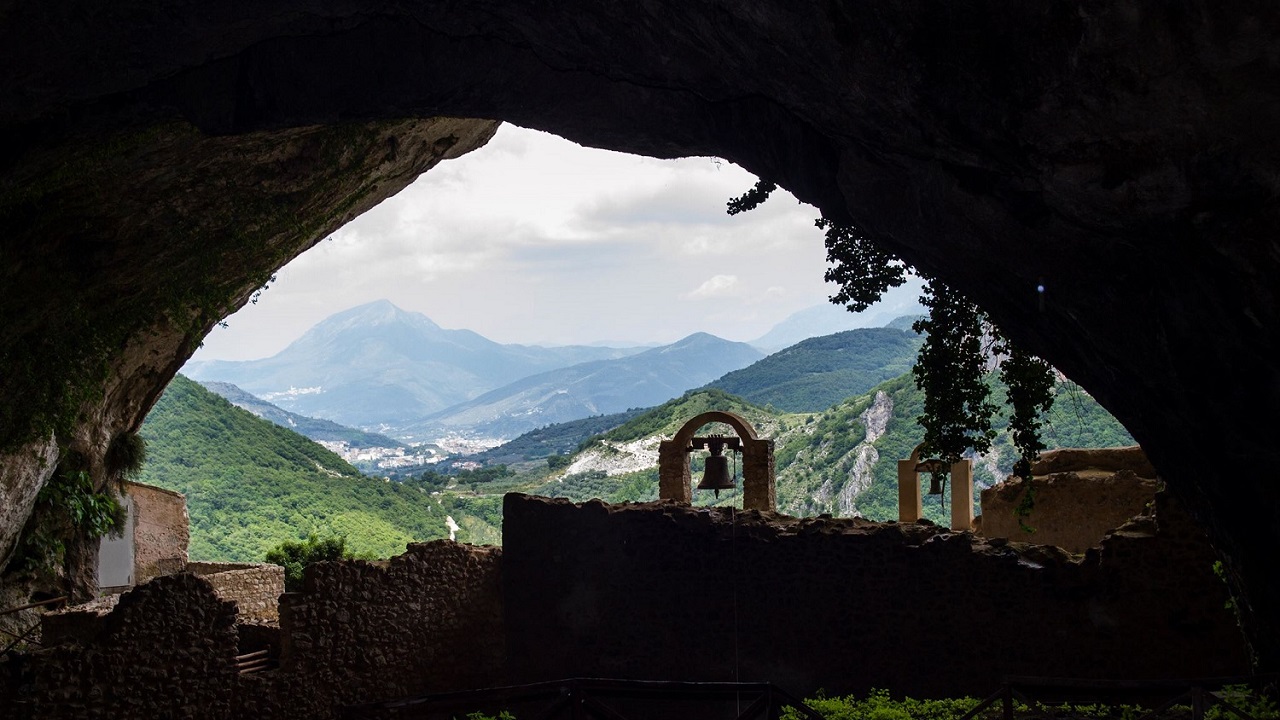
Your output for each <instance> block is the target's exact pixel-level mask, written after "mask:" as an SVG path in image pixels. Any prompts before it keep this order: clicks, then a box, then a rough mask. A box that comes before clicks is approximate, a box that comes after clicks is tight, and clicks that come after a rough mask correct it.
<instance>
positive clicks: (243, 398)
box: [201, 381, 404, 448]
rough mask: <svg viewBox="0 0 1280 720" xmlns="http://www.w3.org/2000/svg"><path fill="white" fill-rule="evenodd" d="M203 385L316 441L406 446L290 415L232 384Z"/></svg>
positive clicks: (210, 382) (330, 423)
mask: <svg viewBox="0 0 1280 720" xmlns="http://www.w3.org/2000/svg"><path fill="white" fill-rule="evenodd" d="M201 384H202V385H204V387H205V389H206V390H210V391H212V392H215V393H217V394H219V395H221V396H222V397H223V399H225V400H226V401H227V402H229V403H231V404H232V405H235V406H236V407H238V408H241V409H243V410H248V411H249V412H251V413H253V414H254V415H257V416H258V417H260V418H262V419H263V420H270V421H271V422H273V423H275V424H276V425H279V426H280V427H284V428H289V429H290V430H292V431H294V432H296V433H298V434H299V435H302V436H304V437H308V438H310V439H312V440H316V441H321V440H324V441H335V442H336V441H339V440H340V441H343V442H345V443H347V444H348V445H350V446H351V447H355V448H369V447H389V448H393V447H403V446H404V443H402V442H400V441H399V440H393V439H392V438H389V437H387V436H386V435H378V434H376V433H367V432H364V431H363V430H357V429H355V428H350V427H347V426H345V425H339V424H338V423H336V422H334V421H332V420H321V419H320V418H312V417H307V416H305V415H299V414H297V413H292V412H289V411H288V410H285V409H284V408H281V407H277V406H276V405H273V404H271V403H269V402H267V401H266V400H263V399H262V398H260V397H258V396H257V395H253V394H251V393H247V392H245V391H244V390H242V389H240V388H239V387H236V386H235V385H232V384H231V383H225V382H216V381H209V382H204V383H201Z"/></svg>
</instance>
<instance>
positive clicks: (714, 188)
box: [199, 125, 832, 359]
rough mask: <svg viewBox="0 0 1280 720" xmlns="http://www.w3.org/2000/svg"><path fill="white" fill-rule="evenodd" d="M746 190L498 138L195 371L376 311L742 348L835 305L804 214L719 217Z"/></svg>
mask: <svg viewBox="0 0 1280 720" xmlns="http://www.w3.org/2000/svg"><path fill="white" fill-rule="evenodd" d="M754 183H755V178H754V177H753V176H752V175H751V174H750V173H747V172H746V171H744V170H742V169H741V168H738V167H735V166H733V165H730V164H729V163H726V162H722V161H713V160H711V159H710V158H684V159H680V160H658V159H654V158H644V157H637V156H632V155H626V154H622V153H616V152H608V151H602V150H594V149H589V148H584V147H581V146H578V145H575V144H574V143H571V142H569V141H567V140H564V139H561V138H558V137H555V136H553V135H548V134H546V133H541V132H535V131H530V130H524V129H521V128H517V127H514V126H510V125H504V126H503V127H502V128H500V129H499V131H498V133H497V135H496V136H495V137H494V138H493V140H491V141H490V142H489V144H488V145H486V146H485V147H483V148H481V149H479V150H476V151H474V152H472V153H469V154H467V155H464V156H462V157H461V158H458V159H455V160H450V161H448V162H445V163H442V164H441V165H440V166H438V167H437V168H435V169H433V170H431V171H430V172H428V173H426V174H424V175H423V176H422V177H420V178H419V179H418V180H417V181H416V182H414V183H413V184H412V185H410V186H409V187H407V188H406V189H405V190H404V191H402V192H401V193H400V194H399V195H397V196H395V197H393V198H390V199H388V200H386V201H384V202H383V203H382V204H380V205H379V206H378V207H376V208H374V209H373V210H370V211H369V212H367V213H365V214H364V215H362V216H361V217H359V218H357V219H356V220H354V221H353V222H351V223H350V224H349V225H347V226H346V227H344V228H342V229H340V230H338V231H337V232H335V233H334V234H333V237H332V239H331V240H327V241H324V242H321V243H319V244H318V245H317V246H316V247H315V248H313V249H311V250H309V251H308V252H306V253H305V254H303V255H302V256H301V257H299V258H297V259H295V260H294V261H293V262H291V263H290V264H289V265H288V266H286V267H285V268H283V269H282V270H281V271H280V273H279V274H278V275H279V277H278V280H277V282H276V283H274V284H273V285H272V287H271V289H270V290H268V291H267V292H265V293H263V295H262V298H261V299H260V300H259V302H258V303H257V304H256V305H250V306H246V308H245V309H244V310H242V311H241V312H239V313H236V314H235V315H233V316H232V317H230V318H229V319H228V322H229V324H230V328H229V329H226V330H216V331H215V332H214V333H213V334H211V335H210V337H209V338H207V339H206V342H205V348H204V349H203V350H201V352H200V353H199V357H201V358H228V359H244V358H250V357H264V356H268V355H271V354H274V353H276V352H278V351H280V350H281V349H283V348H284V346H285V345H287V344H288V343H289V342H290V341H292V340H293V339H295V338H297V337H298V336H299V335H301V334H302V332H304V331H305V330H306V329H307V328H308V327H310V326H311V325H313V324H315V323H316V322H319V321H320V320H322V319H323V318H325V317H327V316H328V315H331V314H333V313H335V312H339V311H341V310H344V309H346V308H349V307H352V306H354V305H357V304H360V303H364V302H369V301H372V300H377V299H380V298H386V299H388V300H391V301H392V302H394V303H395V304H397V305H399V306H400V307H402V308H404V309H406V310H412V311H417V312H421V313H424V314H426V315H427V316H428V317H430V318H431V319H432V320H434V321H436V322H437V323H439V324H440V325H442V326H444V327H449V328H468V329H471V330H475V331H476V332H479V333H481V334H482V335H485V336H487V337H489V338H492V339H494V340H496V341H498V342H521V343H544V344H545V343H561V344H563V343H586V342H595V341H599V340H610V341H613V342H631V343H652V342H671V341H674V340H676V339H679V338H681V337H684V336H686V335H688V334H690V333H692V332H696V331H699V330H704V331H707V332H712V333H715V334H717V335H720V336H722V337H726V338H729V339H733V340H750V339H754V338H756V337H759V336H760V335H762V334H764V333H765V332H767V331H768V330H769V328H770V327H772V326H773V324H775V323H777V322H779V321H781V320H782V319H784V318H786V317H787V316H788V315H790V314H791V313H793V312H795V311H797V310H800V309H803V308H806V307H810V306H812V305H816V304H820V303H823V302H825V301H826V298H827V296H828V295H830V294H831V292H832V290H831V288H830V287H829V286H827V285H826V283H824V281H823V272H824V270H825V250H824V248H823V243H822V233H821V232H820V231H819V230H817V229H816V228H814V227H813V218H814V217H816V216H817V211H816V210H814V209H813V208H811V207H808V206H805V205H801V204H800V203H798V202H796V200H795V198H793V197H791V196H790V195H789V194H787V193H785V192H783V191H781V190H779V191H778V192H777V193H775V196H774V197H773V198H771V199H770V200H769V201H768V202H766V203H765V204H763V205H762V206H760V207H759V208H757V209H756V210H753V211H751V212H749V213H744V214H741V215H735V216H729V215H727V214H726V213H725V211H724V208H725V202H726V201H728V199H729V198H731V197H734V196H737V195H741V194H742V193H743V192H745V191H746V190H747V189H749V188H750V187H751V186H752V185H753V184H754ZM713 276H717V277H719V279H717V277H713ZM708 277H711V280H708ZM689 288H695V289H694V290H693V291H692V292H690V291H689ZM783 288H785V291H784V290H783ZM741 304H750V305H751V307H752V310H751V312H749V313H748V312H742V311H741V308H740V307H739V306H740V305H741ZM694 308H696V309H697V310H696V312H693V311H692V310H693V309H694Z"/></svg>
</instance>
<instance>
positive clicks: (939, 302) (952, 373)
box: [912, 280, 995, 466]
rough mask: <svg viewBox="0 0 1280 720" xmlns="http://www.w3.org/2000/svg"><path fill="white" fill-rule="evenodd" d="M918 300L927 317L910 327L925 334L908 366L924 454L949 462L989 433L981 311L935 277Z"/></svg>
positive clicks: (983, 442) (982, 446)
mask: <svg viewBox="0 0 1280 720" xmlns="http://www.w3.org/2000/svg"><path fill="white" fill-rule="evenodd" d="M920 301H921V302H922V303H923V304H924V305H925V307H928V308H929V317H927V318H924V319H921V320H917V321H916V323H915V324H914V325H913V326H912V327H914V328H915V331H916V332H918V333H926V334H927V338H926V339H925V342H924V345H922V346H921V347H920V359H919V361H918V362H917V363H916V365H915V367H913V368H912V373H913V374H914V375H915V378H916V386H917V387H919V388H920V389H921V390H922V391H924V413H923V414H922V415H920V418H919V422H920V426H921V427H922V428H924V445H925V454H927V455H929V456H932V457H938V458H940V459H941V460H942V461H943V463H945V464H946V465H948V466H949V465H951V464H952V463H955V462H958V461H959V460H960V457H961V456H962V455H963V454H964V452H965V451H966V450H968V449H970V448H972V449H973V450H974V451H976V452H979V453H984V452H986V451H987V450H989V449H990V448H991V440H992V439H993V438H994V437H995V432H994V431H993V430H992V429H991V416H992V414H993V413H994V412H995V405H994V404H993V403H992V402H991V400H990V397H991V388H989V387H988V386H987V383H986V381H985V375H986V357H985V355H984V354H983V352H982V338H983V332H982V330H983V324H982V311H981V310H979V309H978V306H977V305H974V304H973V303H970V302H968V301H967V300H965V299H964V297H963V296H961V295H960V294H959V293H957V292H956V291H954V290H952V289H951V288H948V287H947V286H946V285H943V284H942V283H941V282H938V281H937V280H930V281H929V282H928V283H927V284H926V285H925V294H924V296H923V297H921V299H920Z"/></svg>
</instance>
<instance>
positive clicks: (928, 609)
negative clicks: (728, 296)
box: [0, 495, 1247, 720]
mask: <svg viewBox="0 0 1280 720" xmlns="http://www.w3.org/2000/svg"><path fill="white" fill-rule="evenodd" d="M505 513H506V521H505V534H506V547H505V548H504V549H497V548H475V547H471V546H466V545H461V544H457V543H451V542H449V541H437V542H432V543H426V544H421V545H411V546H410V548H409V550H408V552H407V553H406V554H405V555H402V556H400V557H397V558H394V559H392V560H390V561H388V562H386V563H376V564H375V563H368V562H363V561H351V562H344V563H324V564H321V565H317V566H314V567H313V568H312V570H310V571H309V574H308V580H307V587H306V591H305V592H302V593H289V594H286V595H284V596H283V597H282V601H281V606H280V628H279V631H278V635H277V634H275V633H276V631H275V630H274V629H273V628H266V627H263V626H260V625H253V624H243V623H242V624H239V625H236V624H235V620H236V615H235V609H234V605H233V604H232V603H229V602H226V601H223V600H220V599H218V597H217V596H216V595H215V593H214V591H213V588H212V587H211V586H210V585H209V583H208V581H207V579H204V578H199V577H197V576H195V575H191V574H183V575H178V576H173V577H166V578H160V579H157V580H155V581H153V582H152V583H149V584H147V585H145V586H142V587H140V588H138V589H136V590H134V591H132V592H130V593H127V594H126V595H124V596H123V597H122V599H121V601H120V606H119V608H118V609H117V610H116V611H115V612H114V613H112V614H111V615H109V616H106V617H105V618H104V619H103V620H102V622H101V626H100V628H101V629H100V630H98V631H96V632H89V633H87V634H86V635H84V636H82V637H83V638H84V639H82V640H81V642H80V643H79V644H67V645H62V646H59V647H54V648H49V649H46V650H43V651H38V652H35V653H32V654H30V655H27V656H25V657H24V658H23V660H22V661H21V662H20V663H17V664H16V665H15V664H13V663H10V664H8V666H7V667H6V664H5V663H0V716H2V717H5V718H10V717H12V718H15V720H26V719H27V718H32V720H34V718H36V717H41V718H46V717H47V718H63V717H66V718H96V717H111V718H134V717H136V718H154V717H175V718H178V717H181V718H202V719H203V718H208V719H210V720H224V719H226V720H229V719H230V718H240V717H254V718H264V719H275V718H281V719H285V718H288V719H293V718H297V719H299V720H301V719H302V718H307V719H308V720H310V719H312V718H332V717H335V716H336V709H337V708H338V707H339V706H341V705H344V704H353V703H360V702H370V701H376V700H384V699H391V698H396V697H402V696H406V695H412V694H417V693H423V692H434V691H445V690H452V689H461V688H470V687H484V686H491V685H496V684H504V683H511V682H525V681H533V680H544V679H557V678H562V677H569V676H575V675H585V676H594V677H633V678H662V679H681V680H733V679H740V680H744V681H747V680H770V681H773V682H775V683H778V684H779V685H781V686H782V687H784V688H786V689H788V690H790V691H792V692H796V693H801V694H805V693H811V692H813V691H815V690H816V689H818V688H825V689H826V690H827V691H828V692H829V693H836V692H840V693H843V692H858V691H864V690H866V689H868V688H871V687H889V688H892V689H893V690H894V691H895V692H899V693H904V694H907V695H914V696H930V695H944V694H958V693H963V694H983V693H986V692H988V691H990V690H993V689H994V688H995V687H996V686H997V685H998V683H999V682H1000V678H1001V676H1003V675H1005V674H1010V673H1017V674H1037V675H1051V676H1053V675H1057V676H1068V677H1113V678H1114V677H1123V678H1142V677H1166V678H1167V677H1187V676H1205V675H1231V674H1237V673H1242V672H1244V671H1246V669H1247V664H1246V659H1245V650H1244V645H1243V642H1242V640H1241V637H1240V634H1239V630H1238V628H1237V627H1236V625H1235V621H1234V618H1233V617H1232V616H1231V615H1230V614H1229V613H1228V612H1227V611H1225V610H1224V609H1223V605H1224V603H1225V601H1226V599H1227V595H1226V590H1225V586H1224V585H1223V584H1222V583H1221V582H1220V581H1219V580H1218V579H1217V578H1216V577H1214V575H1213V573H1212V570H1211V569H1210V567H1211V564H1212V560H1213V555H1212V553H1211V551H1210V549H1209V547H1208V545H1207V544H1206V543H1205V542H1204V536H1203V533H1202V532H1201V531H1200V530H1199V529H1198V528H1196V527H1195V526H1194V525H1193V524H1192V522H1191V521H1190V519H1188V518H1187V517H1186V516H1185V514H1182V513H1180V512H1179V511H1178V509H1177V507H1176V505H1175V504H1174V503H1173V502H1172V501H1171V500H1170V499H1169V498H1168V497H1166V496H1164V495H1160V496H1159V497H1158V498H1157V500H1156V515H1155V516H1154V517H1146V518H1140V519H1138V520H1136V521H1134V522H1132V523H1130V524H1128V525H1126V526H1124V527H1122V528H1121V529H1119V530H1117V531H1116V532H1114V533H1112V534H1111V535H1110V536H1109V537H1108V538H1107V539H1106V540H1104V541H1103V542H1102V543H1101V545H1100V547H1099V548H1097V549H1094V550H1090V551H1089V552H1087V553H1086V554H1085V555H1084V557H1083V558H1079V557H1077V558H1075V559H1073V558H1072V557H1071V556H1069V555H1068V554H1066V553H1065V552H1062V551H1060V550H1057V549H1055V548H1049V547H1042V546H1030V545H1023V544H1020V543H1014V542H1009V541H1006V540H993V541H983V540H982V539H980V538H977V537H975V536H974V535H972V534H968V533H950V532H948V531H946V530H944V529H942V528H938V527H934V526H930V525H927V524H923V523H919V524H918V523H912V524H902V525H899V524H895V523H888V524H876V523H869V522H865V521H860V520H839V519H835V520H833V519H821V518H818V519H804V520H800V519H794V518H786V517H783V516H777V515H772V514H766V513H759V512H754V511H752V512H741V511H737V512H730V511H729V510H727V509H725V510H720V509H716V510H708V509H694V508H690V507H687V506H679V505H675V504H671V503H649V504H638V505H620V506H609V505H605V504H603V503H600V502H588V503H585V504H582V505H574V504H572V503H569V502H568V501H564V500H550V499H545V498H535V497H528V496H522V495H510V496H508V498H507V500H506V509H505ZM237 630H239V631H240V634H239V636H237ZM262 646H270V647H271V648H272V650H271V652H272V654H273V657H277V658H278V660H279V667H278V668H277V669H273V670H268V671H265V672H260V673H255V674H247V675H239V674H237V673H236V671H235V655H236V654H237V653H244V652H247V651H249V650H252V649H256V648H257V647H262ZM6 703H7V705H6Z"/></svg>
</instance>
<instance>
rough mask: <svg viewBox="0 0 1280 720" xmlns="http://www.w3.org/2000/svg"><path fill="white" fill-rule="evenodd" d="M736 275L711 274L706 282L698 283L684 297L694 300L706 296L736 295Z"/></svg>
mask: <svg viewBox="0 0 1280 720" xmlns="http://www.w3.org/2000/svg"><path fill="white" fill-rule="evenodd" d="M737 289H738V276H737V275H713V276H711V277H710V278H708V279H707V281H706V282H704V283H702V284H701V285H699V286H698V287H697V288H695V289H694V290H693V291H692V292H690V293H689V294H687V295H686V296H685V297H688V298H692V299H694V300H703V299H706V298H717V297H731V296H733V295H737V292H736V290H737Z"/></svg>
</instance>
